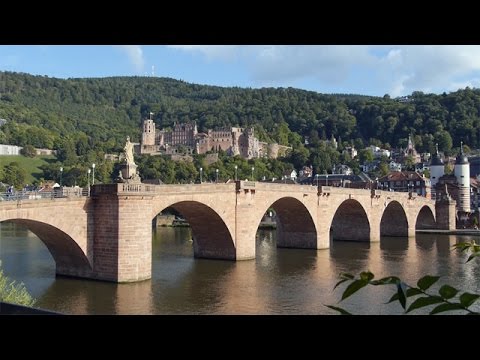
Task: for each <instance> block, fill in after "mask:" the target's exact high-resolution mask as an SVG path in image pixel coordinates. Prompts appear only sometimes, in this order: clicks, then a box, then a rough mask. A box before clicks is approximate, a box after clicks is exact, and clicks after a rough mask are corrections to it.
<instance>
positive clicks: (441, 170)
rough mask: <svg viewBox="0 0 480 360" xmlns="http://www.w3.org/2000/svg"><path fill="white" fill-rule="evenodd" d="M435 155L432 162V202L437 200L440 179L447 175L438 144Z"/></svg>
mask: <svg viewBox="0 0 480 360" xmlns="http://www.w3.org/2000/svg"><path fill="white" fill-rule="evenodd" d="M435 149H436V151H435V154H433V156H432V162H431V163H430V183H431V186H432V200H435V199H436V190H435V186H436V185H437V183H438V179H440V177H442V176H443V175H444V174H445V164H444V163H443V160H442V158H441V157H440V154H439V153H438V144H435Z"/></svg>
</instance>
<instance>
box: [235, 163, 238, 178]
mask: <svg viewBox="0 0 480 360" xmlns="http://www.w3.org/2000/svg"><path fill="white" fill-rule="evenodd" d="M237 169H238V166H237V165H235V181H237Z"/></svg>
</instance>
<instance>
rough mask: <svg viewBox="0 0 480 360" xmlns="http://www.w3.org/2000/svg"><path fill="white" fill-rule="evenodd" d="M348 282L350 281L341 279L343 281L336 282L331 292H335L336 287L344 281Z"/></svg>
mask: <svg viewBox="0 0 480 360" xmlns="http://www.w3.org/2000/svg"><path fill="white" fill-rule="evenodd" d="M348 280H350V279H343V280H340V281H339V282H337V283H336V284H335V286H334V287H333V290H335V289H336V288H337V286H338V285H340V284H342V283H344V282H345V281H348Z"/></svg>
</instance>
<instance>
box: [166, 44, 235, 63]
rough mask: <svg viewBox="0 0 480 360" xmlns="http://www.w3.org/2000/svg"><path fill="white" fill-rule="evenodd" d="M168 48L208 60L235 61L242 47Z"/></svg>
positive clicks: (171, 46)
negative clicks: (197, 54)
mask: <svg viewBox="0 0 480 360" xmlns="http://www.w3.org/2000/svg"><path fill="white" fill-rule="evenodd" d="M167 47H169V48H172V49H177V50H182V51H190V52H194V53H195V52H197V53H201V54H202V55H204V56H205V57H206V58H207V59H208V60H216V59H220V60H227V61H231V60H234V59H235V58H236V57H237V55H238V51H239V50H240V49H241V46H238V45H168V46H167Z"/></svg>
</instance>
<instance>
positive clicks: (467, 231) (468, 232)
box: [415, 229, 480, 236]
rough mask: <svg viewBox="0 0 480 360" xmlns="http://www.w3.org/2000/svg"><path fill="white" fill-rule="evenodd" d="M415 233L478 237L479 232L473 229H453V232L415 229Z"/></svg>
mask: <svg viewBox="0 0 480 360" xmlns="http://www.w3.org/2000/svg"><path fill="white" fill-rule="evenodd" d="M415 232H417V233H422V234H446V235H477V236H480V230H475V229H454V230H439V229H417V230H415Z"/></svg>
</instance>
